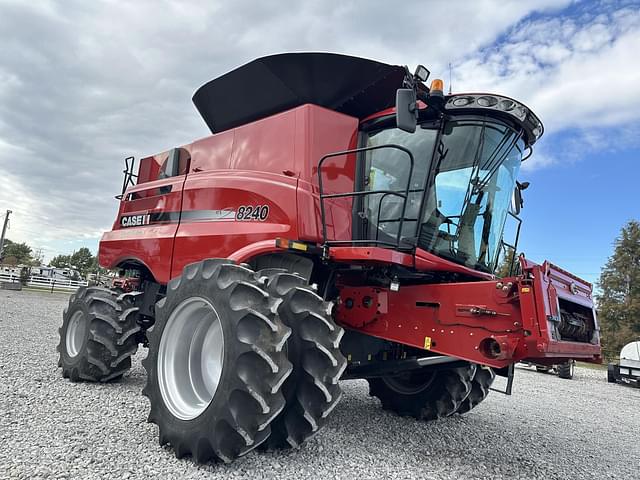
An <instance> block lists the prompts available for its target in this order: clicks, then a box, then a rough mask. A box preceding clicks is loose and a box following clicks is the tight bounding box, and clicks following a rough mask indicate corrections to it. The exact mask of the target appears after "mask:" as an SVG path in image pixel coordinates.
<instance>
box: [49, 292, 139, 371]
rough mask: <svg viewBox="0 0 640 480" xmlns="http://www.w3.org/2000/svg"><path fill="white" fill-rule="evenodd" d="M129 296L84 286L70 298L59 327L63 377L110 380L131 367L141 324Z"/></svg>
mask: <svg viewBox="0 0 640 480" xmlns="http://www.w3.org/2000/svg"><path fill="white" fill-rule="evenodd" d="M137 316H138V308H137V307H135V306H134V305H133V303H132V302H131V300H130V299H129V298H127V296H126V295H125V296H122V295H118V294H117V293H116V292H113V291H111V290H108V289H106V288H102V287H82V288H80V289H78V290H77V292H76V293H74V294H73V295H71V297H70V298H69V305H68V307H67V308H65V310H64V313H63V315H62V327H61V328H60V329H59V330H58V333H59V334H60V343H59V344H58V347H57V350H58V352H59V354H60V356H59V358H58V366H59V367H62V376H63V377H65V378H69V379H70V380H71V381H73V382H77V381H80V380H85V381H89V382H108V381H111V380H116V379H118V378H120V377H122V375H123V374H124V373H126V372H127V371H128V370H129V369H130V368H131V356H132V355H133V354H135V353H136V350H137V349H138V342H139V340H140V332H141V330H142V329H141V327H140V326H139V325H138V323H137V322H136V319H137Z"/></svg>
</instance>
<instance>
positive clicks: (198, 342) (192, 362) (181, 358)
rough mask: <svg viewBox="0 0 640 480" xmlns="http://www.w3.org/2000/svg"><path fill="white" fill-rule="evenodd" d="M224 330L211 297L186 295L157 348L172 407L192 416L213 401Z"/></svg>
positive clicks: (160, 375)
mask: <svg viewBox="0 0 640 480" xmlns="http://www.w3.org/2000/svg"><path fill="white" fill-rule="evenodd" d="M223 358H224V334H223V331H222V324H221V322H220V317H219V315H218V313H217V312H216V310H215V308H214V307H213V305H211V303H209V301H207V300H206V299H204V298H202V297H192V298H187V299H186V300H184V301H183V302H182V303H180V304H179V305H178V306H177V307H176V308H175V309H174V310H173V312H172V313H171V316H170V317H169V319H168V320H167V325H166V327H165V329H164V332H163V334H162V339H161V340H160V346H159V350H158V363H157V365H158V383H159V387H160V393H161V395H162V398H163V400H164V403H165V405H166V406H167V408H168V409H169V411H170V412H171V413H172V414H173V415H174V416H175V417H177V418H179V419H180V420H192V419H194V418H196V417H197V416H199V415H200V414H202V412H204V411H205V410H206V408H207V406H209V404H210V403H211V400H212V399H213V397H214V395H215V393H216V390H217V389H218V384H219V382H220V377H221V375H222V367H223Z"/></svg>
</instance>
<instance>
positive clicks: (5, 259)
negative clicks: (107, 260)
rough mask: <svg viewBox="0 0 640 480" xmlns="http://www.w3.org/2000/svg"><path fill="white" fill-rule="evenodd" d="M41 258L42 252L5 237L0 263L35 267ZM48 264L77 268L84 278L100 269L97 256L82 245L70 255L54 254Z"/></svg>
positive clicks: (40, 262) (40, 261)
mask: <svg viewBox="0 0 640 480" xmlns="http://www.w3.org/2000/svg"><path fill="white" fill-rule="evenodd" d="M42 260H43V258H42V254H41V253H40V252H37V251H34V250H33V249H32V248H31V247H30V246H29V245H27V244H26V243H24V242H23V243H17V242H12V241H11V240H9V239H5V241H4V248H3V250H2V258H0V263H1V264H4V265H25V266H27V267H36V266H40V265H41V264H42ZM49 266H50V267H56V268H70V269H73V270H77V271H78V273H79V274H80V276H81V277H83V278H86V276H87V275H88V274H89V273H96V272H98V271H100V270H101V269H100V266H99V265H98V259H97V257H96V256H95V255H93V254H92V253H91V250H89V249H88V248H86V247H82V248H80V249H79V250H76V251H74V252H73V253H71V254H70V255H56V256H55V257H53V258H52V259H51V261H50V262H49Z"/></svg>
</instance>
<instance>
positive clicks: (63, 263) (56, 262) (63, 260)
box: [49, 255, 71, 268]
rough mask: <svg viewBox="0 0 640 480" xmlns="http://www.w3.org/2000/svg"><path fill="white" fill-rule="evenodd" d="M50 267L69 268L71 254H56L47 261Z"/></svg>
mask: <svg viewBox="0 0 640 480" xmlns="http://www.w3.org/2000/svg"><path fill="white" fill-rule="evenodd" d="M49 266H50V267H56V268H71V255H56V256H55V257H53V258H52V259H51V261H50V262H49Z"/></svg>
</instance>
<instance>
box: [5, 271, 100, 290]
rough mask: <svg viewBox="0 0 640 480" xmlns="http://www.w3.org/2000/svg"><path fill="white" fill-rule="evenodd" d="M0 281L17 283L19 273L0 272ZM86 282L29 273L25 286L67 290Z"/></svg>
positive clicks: (85, 284) (82, 285)
mask: <svg viewBox="0 0 640 480" xmlns="http://www.w3.org/2000/svg"><path fill="white" fill-rule="evenodd" d="M0 282H9V283H19V282H20V275H16V274H13V273H0ZM87 285H88V282H86V281H84V280H71V279H70V278H51V277H43V276H41V275H29V278H28V279H27V283H26V284H25V286H27V287H29V288H38V289H41V290H49V291H54V290H66V291H69V292H72V291H75V290H77V289H78V288H79V287H86V286H87Z"/></svg>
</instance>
